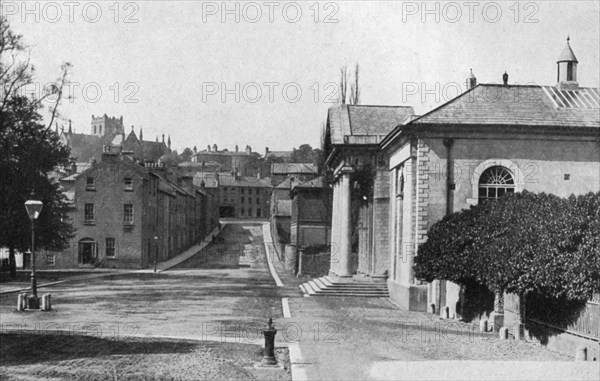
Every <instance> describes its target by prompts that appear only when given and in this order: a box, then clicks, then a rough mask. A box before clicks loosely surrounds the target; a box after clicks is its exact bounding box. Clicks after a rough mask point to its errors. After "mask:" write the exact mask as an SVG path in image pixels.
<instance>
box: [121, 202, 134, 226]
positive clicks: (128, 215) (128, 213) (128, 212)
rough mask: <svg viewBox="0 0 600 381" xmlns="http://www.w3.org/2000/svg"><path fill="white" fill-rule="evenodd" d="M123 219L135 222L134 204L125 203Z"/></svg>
mask: <svg viewBox="0 0 600 381" xmlns="http://www.w3.org/2000/svg"><path fill="white" fill-rule="evenodd" d="M123 220H124V221H125V222H128V223H132V222H133V204H125V205H124V206H123Z"/></svg>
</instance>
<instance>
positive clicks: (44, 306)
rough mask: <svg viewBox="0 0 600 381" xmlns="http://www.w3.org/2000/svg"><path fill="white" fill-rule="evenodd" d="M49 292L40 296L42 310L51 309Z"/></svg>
mask: <svg viewBox="0 0 600 381" xmlns="http://www.w3.org/2000/svg"><path fill="white" fill-rule="evenodd" d="M50 298H51V297H50V294H45V295H43V296H42V311H50V310H51V309H52V305H51V299H50Z"/></svg>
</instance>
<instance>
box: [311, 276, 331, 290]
mask: <svg viewBox="0 0 600 381" xmlns="http://www.w3.org/2000/svg"><path fill="white" fill-rule="evenodd" d="M313 281H314V282H315V283H316V284H317V286H319V288H326V287H327V286H328V285H327V284H325V283H323V281H321V279H319V278H315V279H313Z"/></svg>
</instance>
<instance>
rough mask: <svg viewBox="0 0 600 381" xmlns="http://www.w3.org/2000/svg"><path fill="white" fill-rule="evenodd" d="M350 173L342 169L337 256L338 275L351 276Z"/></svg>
mask: <svg viewBox="0 0 600 381" xmlns="http://www.w3.org/2000/svg"><path fill="white" fill-rule="evenodd" d="M350 174H351V171H349V170H345V169H342V175H341V184H340V187H341V197H340V209H339V210H340V213H339V220H340V232H339V233H340V258H339V267H338V269H339V272H338V275H339V276H344V277H350V276H352V268H351V267H352V252H351V251H352V247H351V235H352V231H351V219H352V209H351V198H352V190H351V189H350Z"/></svg>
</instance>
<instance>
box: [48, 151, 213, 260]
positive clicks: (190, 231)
mask: <svg viewBox="0 0 600 381" xmlns="http://www.w3.org/2000/svg"><path fill="white" fill-rule="evenodd" d="M164 170H165V169H164V168H161V167H159V166H158V165H157V164H147V166H146V167H145V166H142V165H140V164H139V163H138V162H136V161H134V160H133V158H131V157H130V156H129V155H123V154H121V153H119V152H113V151H111V150H110V149H108V147H107V148H106V149H105V152H103V153H102V160H101V161H100V162H96V163H93V164H92V165H91V166H90V167H89V168H88V169H86V170H84V171H83V172H82V173H80V174H75V175H72V176H69V177H67V178H65V179H63V180H62V181H61V185H62V186H63V189H64V190H65V194H66V196H67V198H68V199H70V200H71V205H72V209H71V211H70V212H69V217H70V219H71V220H72V223H73V226H74V227H75V229H76V231H75V236H74V237H73V238H72V240H71V244H70V246H69V248H68V249H67V250H65V251H63V252H60V253H51V252H43V251H42V252H40V258H41V260H40V261H39V267H40V268H44V267H48V268H70V267H97V266H101V267H109V268H145V267H149V266H151V265H152V264H153V263H154V261H156V262H161V261H164V260H167V259H169V258H171V257H173V256H175V255H177V254H179V253H180V252H182V251H183V250H185V249H187V248H188V247H190V246H191V245H193V244H194V243H196V242H198V241H200V240H201V239H202V238H204V237H205V236H206V235H207V234H208V233H209V232H210V231H212V230H213V229H214V228H215V227H217V226H218V216H217V214H216V212H217V211H218V206H217V205H216V202H217V200H216V197H215V196H214V195H212V194H211V193H210V192H208V191H207V190H206V189H204V188H200V187H195V186H193V184H192V178H191V177H188V178H182V179H178V180H179V181H178V182H179V184H177V183H175V182H171V181H169V180H167V178H166V177H165V176H164V174H161V172H164ZM44 257H45V259H46V260H44Z"/></svg>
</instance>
